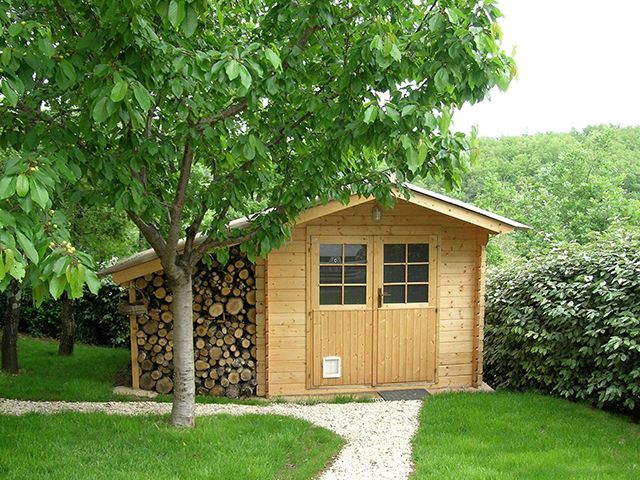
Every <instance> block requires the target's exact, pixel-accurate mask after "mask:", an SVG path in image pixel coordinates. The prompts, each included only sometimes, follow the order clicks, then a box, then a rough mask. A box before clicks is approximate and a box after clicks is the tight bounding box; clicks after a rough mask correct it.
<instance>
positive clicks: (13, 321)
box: [2, 280, 22, 373]
mask: <svg viewBox="0 0 640 480" xmlns="http://www.w3.org/2000/svg"><path fill="white" fill-rule="evenodd" d="M21 298H22V288H21V286H20V282H18V281H17V280H11V282H10V283H9V288H7V310H6V312H5V317H4V328H3V331H2V370H4V371H5V372H8V373H18V324H19V322H20V299H21Z"/></svg>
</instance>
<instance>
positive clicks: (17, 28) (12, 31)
mask: <svg viewBox="0 0 640 480" xmlns="http://www.w3.org/2000/svg"><path fill="white" fill-rule="evenodd" d="M20 32H22V25H20V22H16V23H12V24H11V25H9V35H11V36H12V37H15V36H16V35H19V34H20Z"/></svg>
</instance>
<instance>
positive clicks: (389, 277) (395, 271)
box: [384, 265, 405, 283]
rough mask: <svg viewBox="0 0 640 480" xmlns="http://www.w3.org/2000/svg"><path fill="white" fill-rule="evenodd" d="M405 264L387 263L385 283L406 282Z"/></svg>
mask: <svg viewBox="0 0 640 480" xmlns="http://www.w3.org/2000/svg"><path fill="white" fill-rule="evenodd" d="M404 268H405V266H404V265H385V266H384V283H404V280H405V279H404Z"/></svg>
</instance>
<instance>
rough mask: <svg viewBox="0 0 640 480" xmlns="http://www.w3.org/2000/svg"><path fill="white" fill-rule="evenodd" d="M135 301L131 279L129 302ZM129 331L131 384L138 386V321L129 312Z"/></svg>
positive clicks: (136, 387) (134, 291) (134, 290)
mask: <svg viewBox="0 0 640 480" xmlns="http://www.w3.org/2000/svg"><path fill="white" fill-rule="evenodd" d="M134 303H136V289H135V285H134V283H133V281H131V282H129V304H130V305H132V304H134ZM129 332H130V335H131V339H130V342H131V386H132V387H133V388H134V389H139V388H140V370H139V366H138V336H137V334H138V321H137V319H136V315H135V314H133V313H132V314H129Z"/></svg>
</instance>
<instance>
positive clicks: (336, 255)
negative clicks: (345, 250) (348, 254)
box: [320, 243, 342, 263]
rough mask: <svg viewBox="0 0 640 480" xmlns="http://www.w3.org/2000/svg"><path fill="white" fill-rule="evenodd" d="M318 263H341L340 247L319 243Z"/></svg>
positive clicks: (338, 245) (333, 244)
mask: <svg viewBox="0 0 640 480" xmlns="http://www.w3.org/2000/svg"><path fill="white" fill-rule="evenodd" d="M320 263H342V245H340V244H337V243H321V244H320Z"/></svg>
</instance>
